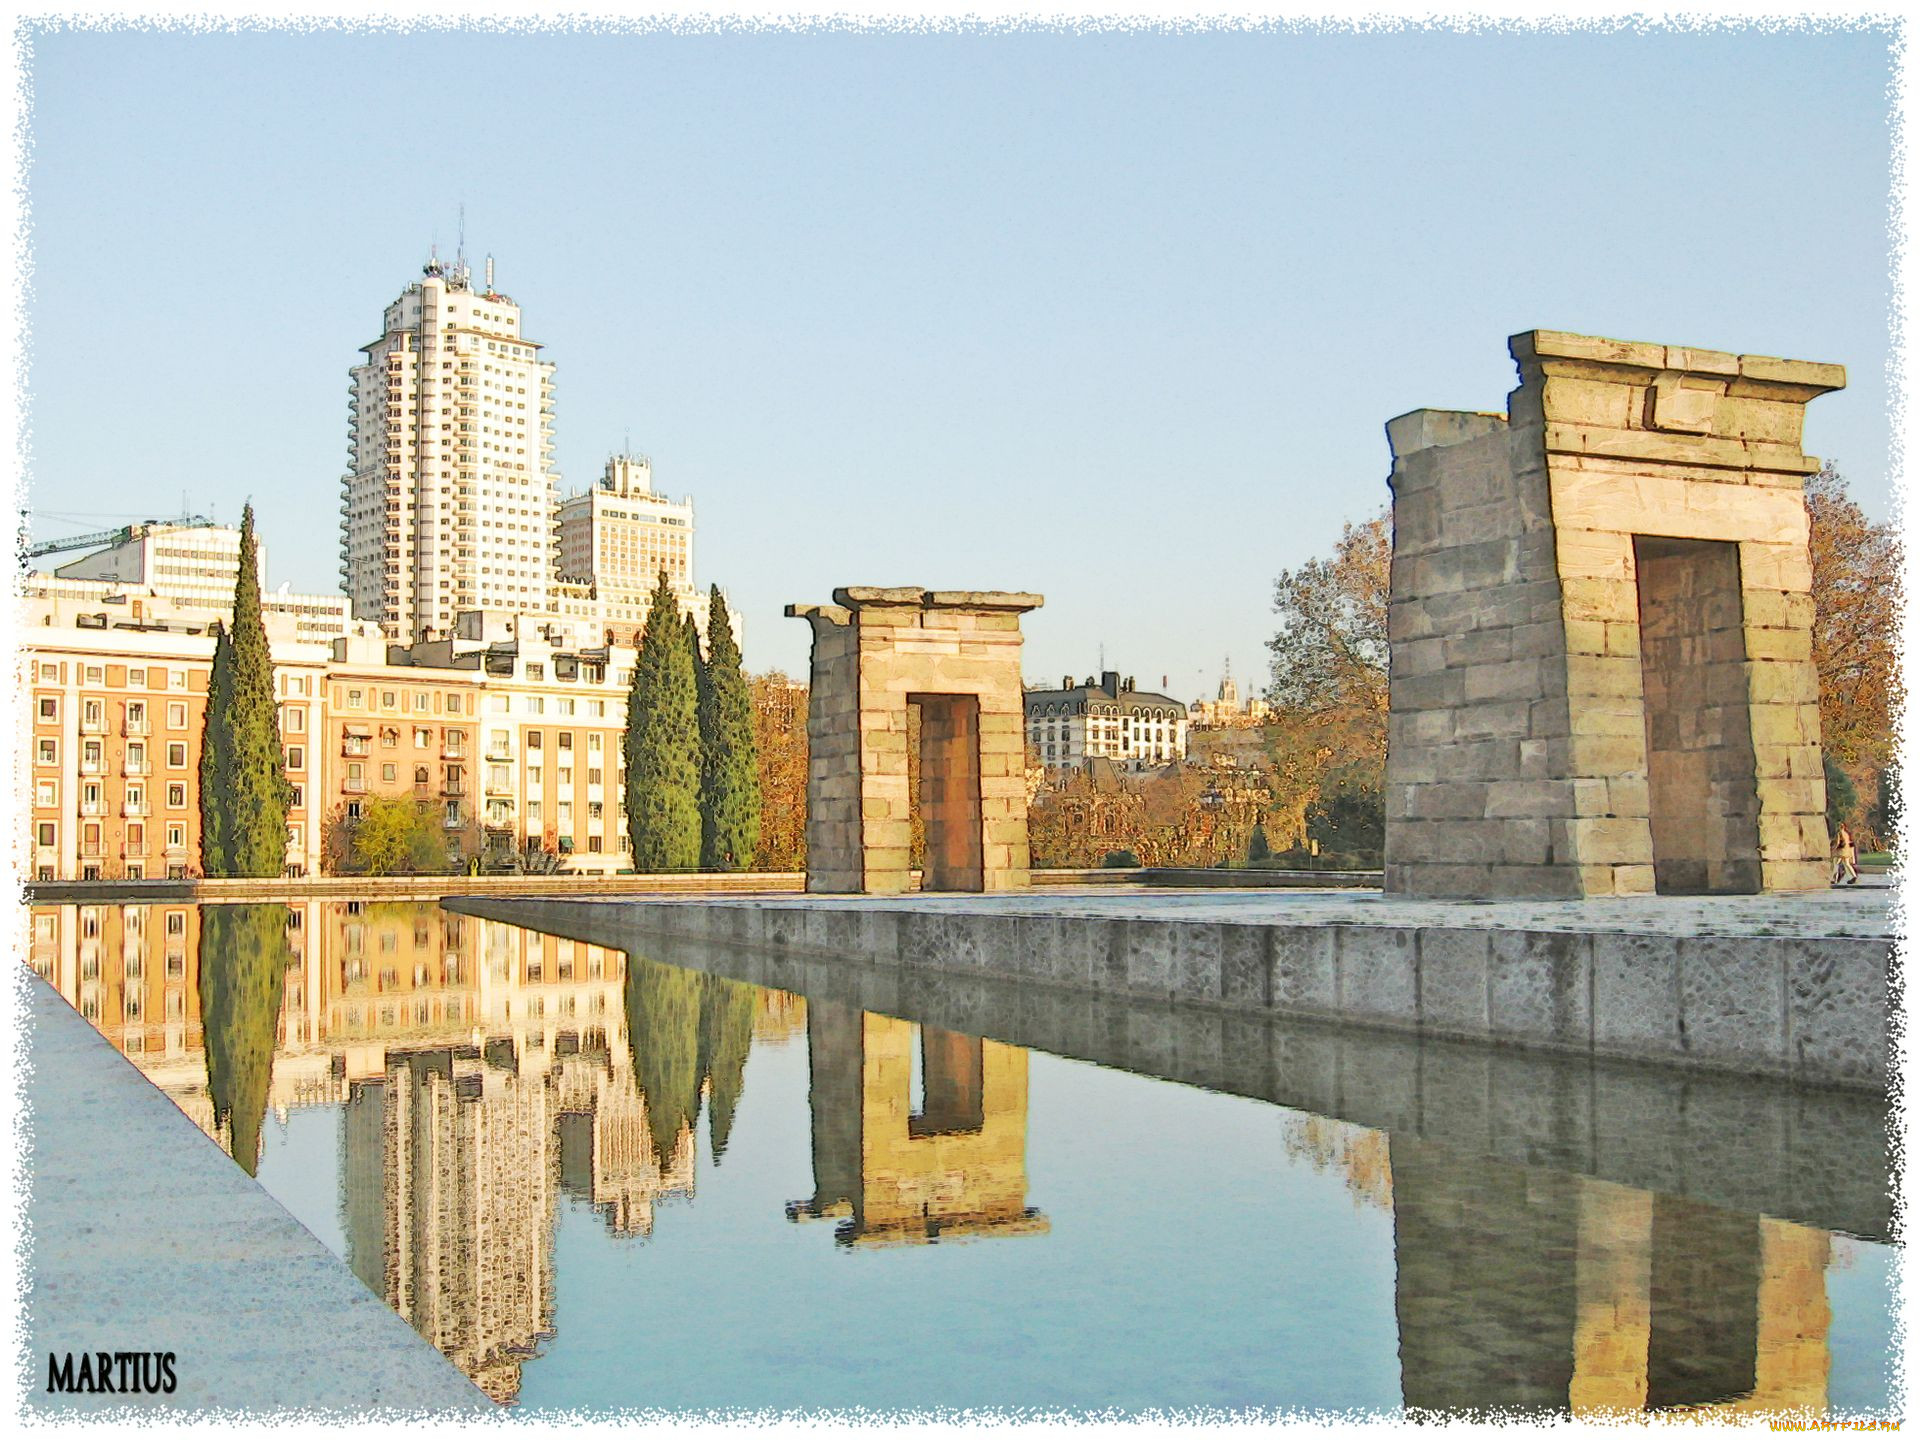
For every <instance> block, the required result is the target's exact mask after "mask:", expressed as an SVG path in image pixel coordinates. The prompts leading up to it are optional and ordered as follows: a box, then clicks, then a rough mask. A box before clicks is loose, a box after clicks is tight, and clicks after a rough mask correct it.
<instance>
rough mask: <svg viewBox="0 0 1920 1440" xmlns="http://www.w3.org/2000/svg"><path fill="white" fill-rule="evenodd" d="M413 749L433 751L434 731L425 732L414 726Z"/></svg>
mask: <svg viewBox="0 0 1920 1440" xmlns="http://www.w3.org/2000/svg"><path fill="white" fill-rule="evenodd" d="M413 748H414V749H416V750H430V749H432V748H433V731H431V730H423V729H421V728H420V727H419V726H418V725H416V726H414V727H413Z"/></svg>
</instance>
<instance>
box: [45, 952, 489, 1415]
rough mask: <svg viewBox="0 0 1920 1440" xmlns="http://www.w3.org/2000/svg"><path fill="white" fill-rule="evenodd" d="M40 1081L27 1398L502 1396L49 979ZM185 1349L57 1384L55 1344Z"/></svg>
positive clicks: (239, 1404) (325, 1405)
mask: <svg viewBox="0 0 1920 1440" xmlns="http://www.w3.org/2000/svg"><path fill="white" fill-rule="evenodd" d="M20 973H21V974H22V975H23V976H24V977H25V978H24V980H22V981H16V983H18V984H22V985H23V986H24V987H25V993H24V994H23V995H22V1013H23V1016H24V1018H25V1019H26V1020H27V1022H28V1025H29V1027H30V1028H29V1046H28V1065H29V1067H30V1068H29V1073H28V1074H27V1075H26V1077H25V1078H26V1083H25V1087H24V1091H23V1100H24V1110H25V1118H26V1124H27V1126H28V1127H29V1129H30V1131H31V1138H30V1143H29V1145H28V1149H27V1154H26V1156H25V1169H26V1175H27V1186H28V1188H27V1194H26V1221H27V1229H28V1234H29V1237H30V1239H29V1243H30V1245H31V1257H30V1259H29V1261H28V1268H29V1270H30V1273H28V1274H23V1276H22V1279H23V1282H24V1290H25V1302H26V1303H25V1325H24V1327H23V1328H24V1332H25V1339H26V1362H27V1366H26V1368H27V1383H28V1390H27V1395H26V1403H27V1405H28V1407H29V1408H30V1409H31V1410H32V1411H34V1412H36V1413H38V1414H41V1415H44V1416H52V1415H58V1414H69V1413H75V1412H80V1413H87V1414H90V1415H96V1416H98V1415H101V1414H103V1413H104V1412H118V1413H120V1414H123V1415H125V1414H131V1413H133V1412H141V1413H144V1414H163V1415H180V1414H183V1413H186V1414H206V1413H209V1412H229V1413H244V1414H245V1415H247V1416H249V1417H259V1416H263V1415H266V1414H269V1413H273V1412H280V1413H290V1412H295V1411H298V1412H303V1413H306V1414H313V1413H315V1412H332V1413H335V1414H338V1415H340V1416H342V1417H363V1416H365V1415H367V1414H369V1413H377V1414H380V1415H382V1416H383V1417H384V1418H387V1419H394V1418H398V1417H401V1416H406V1415H429V1414H438V1415H449V1414H451V1415H457V1416H460V1417H464V1418H473V1417H478V1416H483V1415H488V1414H497V1413H498V1411H497V1408H496V1407H495V1405H494V1404H493V1402H492V1401H490V1400H489V1399H488V1398H487V1397H486V1396H485V1395H484V1394H482V1393H481V1391H480V1389H479V1388H478V1387H477V1386H475V1385H474V1384H473V1383H472V1382H471V1381H469V1380H468V1379H467V1378H466V1376H464V1375H462V1374H461V1373H460V1372H459V1371H458V1370H457V1369H455V1368H454V1366H453V1364H452V1362H450V1361H449V1360H447V1359H446V1357H445V1356H443V1355H441V1354H440V1352H439V1351H438V1350H435V1349H434V1348H433V1346H432V1345H430V1344H428V1343H427V1342H426V1341H425V1340H424V1339H422V1338H421V1337H420V1336H419V1335H417V1334H415V1333H414V1331H413V1329H412V1328H411V1327H410V1326H408V1325H407V1323H406V1322H405V1321H403V1320H402V1319H400V1317H399V1316H398V1315H396V1314H394V1312H393V1311H391V1310H389V1309H388V1308H387V1306H386V1304H385V1303H384V1302H383V1301H381V1300H380V1299H379V1298H378V1297H376V1296H375V1295H374V1294H373V1293H372V1292H371V1291H369V1290H368V1289H367V1288H366V1287H365V1286H364V1285H362V1284H361V1283H360V1282H359V1280H357V1279H356V1278H355V1277H354V1275H353V1273H352V1272H351V1271H350V1270H348V1269H347V1267H346V1265H345V1263H344V1262H343V1261H341V1260H340V1259H339V1258H338V1257H337V1256H335V1255H334V1254H333V1253H332V1252H330V1251H329V1250H328V1249H327V1248H326V1247H325V1246H324V1245H322V1244H321V1243H320V1242H319V1241H318V1240H317V1239H315V1238H314V1237H313V1235H312V1234H311V1233H310V1232H309V1231H307V1230H306V1229H305V1228H304V1227H303V1226H301V1225H300V1223H299V1222H298V1221H296V1220H295V1219H294V1218H293V1217H292V1216H291V1215H289V1214H287V1212H286V1211H285V1210H283V1209H281V1208H280V1206H279V1205H278V1204H276V1203H275V1202H274V1201H273V1199H272V1198H271V1197H270V1196H268V1194H267V1193H266V1191H264V1190H262V1189H261V1188H260V1187H259V1186H258V1185H257V1184H255V1183H254V1182H253V1181H252V1180H250V1179H248V1178H247V1176H246V1175H245V1174H244V1173H243V1172H242V1171H241V1169H240V1167H239V1166H237V1165H235V1164H234V1163H233V1161H232V1160H231V1159H229V1158H228V1157H227V1156H226V1154H225V1153H224V1152H222V1151H221V1150H220V1148H219V1147H218V1146H217V1145H215V1144H214V1143H213V1142H212V1141H211V1140H209V1139H208V1138H207V1137H206V1136H205V1135H204V1134H202V1133H201V1131H200V1129H199V1127H198V1126H196V1125H195V1124H194V1123H193V1122H192V1121H191V1120H189V1119H188V1118H187V1117H186V1116H185V1115H184V1114H182V1113H181V1112H180V1110H179V1109H178V1108H176V1107H175V1106H174V1104H173V1102H172V1101H170V1100H169V1099H167V1097H166V1096H164V1095H162V1094H161V1093H160V1092H159V1091H158V1090H156V1089H154V1088H153V1086H151V1085H150V1084H148V1083H147V1081H146V1080H145V1078H143V1077H142V1076H141V1074H140V1072H139V1071H137V1070H135V1069H134V1068H133V1066H131V1065H130V1064H128V1063H127V1062H126V1060H125V1059H124V1058H122V1057H121V1056H120V1055H118V1054H117V1053H116V1052H115V1051H113V1050H112V1049H111V1048H109V1046H108V1045H107V1043H106V1042H105V1041H104V1040H103V1039H101V1037H100V1035H99V1033H98V1032H97V1031H96V1030H95V1029H94V1028H93V1027H92V1026H91V1025H89V1024H88V1023H87V1022H86V1021H85V1020H83V1019H81V1018H80V1016H79V1015H78V1014H77V1013H76V1012H75V1011H74V1010H73V1009H72V1007H70V1006H69V1005H68V1004H67V1003H66V1002H65V1001H64V1000H62V999H61V998H60V997H59V995H58V994H57V993H56V992H55V991H54V990H53V989H52V988H51V987H50V986H48V985H47V984H46V982H44V981H42V980H40V979H39V978H38V977H36V976H33V975H31V974H30V973H28V972H26V971H25V970H24V968H23V969H22V970H21V972H20ZM103 1350H104V1351H109V1352H114V1351H123V1350H124V1351H137V1352H148V1353H150V1352H154V1351H172V1352H173V1354H174V1356H175V1359H174V1362H173V1368H174V1374H175V1376H176V1380H177V1387H176V1389H175V1390H174V1392H173V1393H172V1394H170V1395H120V1394H100V1395H79V1394H57V1395H56V1394H50V1393H49V1392H48V1390H47V1388H46V1386H47V1367H48V1356H49V1355H50V1354H52V1355H60V1356H65V1355H66V1354H67V1353H69V1352H74V1353H75V1354H76V1356H77V1354H78V1352H82V1351H92V1352H99V1351H103Z"/></svg>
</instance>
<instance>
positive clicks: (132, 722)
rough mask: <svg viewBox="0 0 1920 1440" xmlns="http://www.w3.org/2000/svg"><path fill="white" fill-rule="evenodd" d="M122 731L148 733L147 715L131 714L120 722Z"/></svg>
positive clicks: (129, 733)
mask: <svg viewBox="0 0 1920 1440" xmlns="http://www.w3.org/2000/svg"><path fill="white" fill-rule="evenodd" d="M120 733H121V734H122V735H144V734H146V733H147V717H146V716H144V715H138V716H135V715H129V716H128V717H127V718H126V719H125V720H123V721H121V722H120Z"/></svg>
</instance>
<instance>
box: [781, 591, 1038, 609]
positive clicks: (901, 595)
mask: <svg viewBox="0 0 1920 1440" xmlns="http://www.w3.org/2000/svg"><path fill="white" fill-rule="evenodd" d="M833 600H834V604H836V605H841V606H845V607H846V608H847V609H848V610H862V609H865V608H867V607H868V606H881V607H886V606H891V607H899V606H903V605H911V606H914V607H916V608H918V609H921V610H1002V611H1015V612H1019V611H1024V610H1038V609H1039V608H1040V607H1041V605H1043V604H1045V603H1046V601H1045V597H1043V596H1040V595H1033V594H1028V593H1027V592H1025V591H1019V590H926V589H923V588H921V587H920V586H918V585H845V586H842V587H840V588H839V589H837V590H835V591H834V592H833ZM787 613H788V614H790V615H791V614H792V613H793V610H792V609H791V608H789V609H788V611H787Z"/></svg>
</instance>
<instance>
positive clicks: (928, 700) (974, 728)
mask: <svg viewBox="0 0 1920 1440" xmlns="http://www.w3.org/2000/svg"><path fill="white" fill-rule="evenodd" d="M907 704H908V705H910V706H912V707H914V708H916V709H918V710H919V712H920V724H919V726H918V729H919V731H920V756H919V770H920V793H919V795H918V796H916V797H915V798H916V799H917V801H918V803H919V811H920V821H921V824H922V826H923V827H924V829H925V834H926V863H925V865H924V867H923V868H922V870H921V876H920V888H921V889H922V890H984V889H985V888H986V870H985V856H984V855H983V853H982V847H981V824H980V821H981V811H980V800H981V795H980V697H979V696H977V695H928V694H924V693H915V694H910V695H908V696H907Z"/></svg>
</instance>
